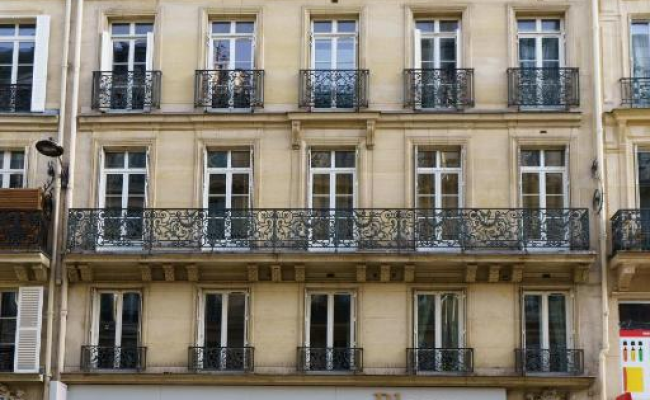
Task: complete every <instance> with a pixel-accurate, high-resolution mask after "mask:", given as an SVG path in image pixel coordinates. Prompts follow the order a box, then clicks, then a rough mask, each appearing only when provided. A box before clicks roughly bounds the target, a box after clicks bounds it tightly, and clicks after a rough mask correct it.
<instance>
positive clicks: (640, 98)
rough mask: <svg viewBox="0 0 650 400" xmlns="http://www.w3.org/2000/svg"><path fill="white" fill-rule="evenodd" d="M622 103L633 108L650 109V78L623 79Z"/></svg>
mask: <svg viewBox="0 0 650 400" xmlns="http://www.w3.org/2000/svg"><path fill="white" fill-rule="evenodd" d="M621 102H622V103H623V105H625V106H629V107H633V108H648V107H650V77H647V78H646V77H644V78H622V79H621Z"/></svg>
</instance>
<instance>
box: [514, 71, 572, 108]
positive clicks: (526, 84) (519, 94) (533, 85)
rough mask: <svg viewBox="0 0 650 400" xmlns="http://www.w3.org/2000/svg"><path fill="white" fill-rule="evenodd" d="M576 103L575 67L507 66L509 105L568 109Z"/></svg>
mask: <svg viewBox="0 0 650 400" xmlns="http://www.w3.org/2000/svg"><path fill="white" fill-rule="evenodd" d="M579 105H580V74H579V70H578V68H509V69H508V106H516V107H519V108H520V109H550V110H553V109H565V110H568V109H570V108H571V107H578V106H579Z"/></svg>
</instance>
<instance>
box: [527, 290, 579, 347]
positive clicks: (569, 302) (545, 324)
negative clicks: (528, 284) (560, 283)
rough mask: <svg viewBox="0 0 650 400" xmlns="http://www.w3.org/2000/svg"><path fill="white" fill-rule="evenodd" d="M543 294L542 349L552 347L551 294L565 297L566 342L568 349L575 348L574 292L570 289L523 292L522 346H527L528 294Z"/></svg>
mask: <svg viewBox="0 0 650 400" xmlns="http://www.w3.org/2000/svg"><path fill="white" fill-rule="evenodd" d="M530 295H532V296H541V298H542V304H541V305H542V309H541V312H542V331H541V332H540V333H541V336H542V343H541V349H544V350H548V349H550V344H549V308H548V298H549V297H550V296H557V295H561V296H564V298H565V307H566V310H565V316H566V321H565V323H566V335H567V337H566V343H567V349H573V335H574V332H573V293H571V292H568V291H535V290H526V291H524V292H523V293H522V296H521V316H522V318H521V333H522V337H521V344H522V346H521V347H522V348H524V349H525V347H526V296H530Z"/></svg>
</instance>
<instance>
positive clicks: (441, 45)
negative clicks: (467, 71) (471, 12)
mask: <svg viewBox="0 0 650 400" xmlns="http://www.w3.org/2000/svg"><path fill="white" fill-rule="evenodd" d="M459 37H460V24H459V22H458V21H457V20H437V19H432V20H417V21H415V67H416V68H421V69H451V70H454V69H456V67H458V63H459V59H458V53H459V51H458V50H459V46H460V41H459Z"/></svg>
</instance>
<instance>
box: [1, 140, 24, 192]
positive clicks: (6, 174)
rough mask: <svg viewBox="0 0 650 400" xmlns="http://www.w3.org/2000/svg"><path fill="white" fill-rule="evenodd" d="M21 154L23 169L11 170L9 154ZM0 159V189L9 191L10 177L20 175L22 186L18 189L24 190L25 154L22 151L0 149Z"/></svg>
mask: <svg viewBox="0 0 650 400" xmlns="http://www.w3.org/2000/svg"><path fill="white" fill-rule="evenodd" d="M15 152H21V153H23V167H22V168H21V169H12V168H11V153H15ZM0 158H2V159H3V163H2V168H0V189H9V188H10V187H9V180H10V177H11V175H18V174H20V175H22V177H23V184H22V186H21V187H20V188H13V189H21V188H25V187H26V185H27V152H26V151H25V150H24V149H7V150H2V149H0Z"/></svg>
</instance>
